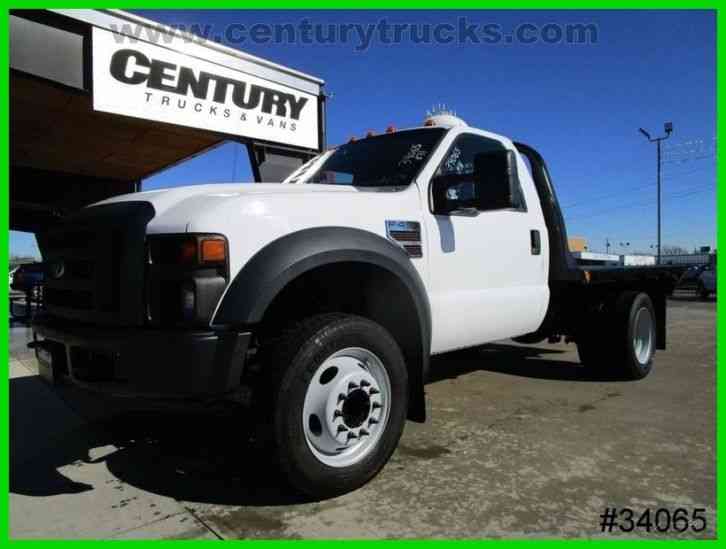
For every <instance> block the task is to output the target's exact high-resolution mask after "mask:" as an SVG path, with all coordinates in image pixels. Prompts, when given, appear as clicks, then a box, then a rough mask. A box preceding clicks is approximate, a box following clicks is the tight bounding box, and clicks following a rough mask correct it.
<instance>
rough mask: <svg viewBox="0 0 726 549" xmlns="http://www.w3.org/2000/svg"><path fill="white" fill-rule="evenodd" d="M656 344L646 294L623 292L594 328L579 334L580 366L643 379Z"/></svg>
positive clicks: (650, 305) (651, 303) (653, 311)
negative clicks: (608, 312)
mask: <svg viewBox="0 0 726 549" xmlns="http://www.w3.org/2000/svg"><path fill="white" fill-rule="evenodd" d="M655 345H656V316H655V309H654V307H653V302H652V301H651V299H650V297H648V295H647V294H645V293H638V292H623V293H622V294H621V295H620V296H619V297H618V299H617V300H616V302H615V306H614V309H613V310H612V311H611V312H610V314H607V315H605V317H604V318H602V319H600V322H598V323H597V328H592V329H590V330H588V332H587V333H584V334H582V335H581V336H580V337H578V341H577V351H578V354H579V355H580V360H581V361H582V363H583V365H585V366H586V367H588V368H589V369H591V370H595V371H599V372H600V373H611V374H615V375H618V376H621V377H624V378H627V379H642V378H644V377H645V376H647V375H648V374H649V373H650V370H651V368H652V366H653V356H654V355H655Z"/></svg>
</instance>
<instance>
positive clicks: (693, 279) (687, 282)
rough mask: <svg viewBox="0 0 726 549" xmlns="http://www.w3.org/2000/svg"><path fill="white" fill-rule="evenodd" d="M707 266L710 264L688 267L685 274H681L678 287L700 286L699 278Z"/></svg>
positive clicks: (684, 288)
mask: <svg viewBox="0 0 726 549" xmlns="http://www.w3.org/2000/svg"><path fill="white" fill-rule="evenodd" d="M706 267H708V264H703V265H692V266H691V267H688V269H686V271H685V272H684V273H683V275H681V278H680V280H679V281H678V286H677V288H678V289H679V290H696V289H697V288H698V279H699V277H700V276H701V273H702V272H703V271H704V270H705V269H706Z"/></svg>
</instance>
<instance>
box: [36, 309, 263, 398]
mask: <svg viewBox="0 0 726 549" xmlns="http://www.w3.org/2000/svg"><path fill="white" fill-rule="evenodd" d="M33 330H34V334H35V335H36V336H40V338H38V341H37V342H36V343H35V344H34V347H35V349H36V356H38V359H39V362H41V369H42V367H43V366H44V365H43V362H45V363H46V364H45V366H46V369H47V368H48V364H47V362H48V357H49V356H50V357H51V360H52V363H53V364H52V370H53V371H54V375H55V374H57V371H58V370H59V369H61V370H65V371H67V373H68V374H69V377H70V379H71V381H73V382H74V383H75V384H77V385H80V386H83V387H85V388H87V389H92V390H95V391H100V392H104V393H107V394H109V395H113V396H119V397H134V398H148V399H197V400H209V399H214V398H216V397H223V396H224V395H226V394H229V393H232V392H234V391H235V390H236V389H237V388H238V387H239V386H240V381H241V377H242V372H243V369H244V365H245V356H246V354H247V349H248V346H249V342H250V338H251V334H250V333H249V332H235V331H212V330H207V331H199V330H194V331H182V330H155V329H148V328H147V329H144V328H99V327H96V326H87V325H81V324H75V323H70V322H68V321H59V320H54V319H52V318H48V317H46V318H38V319H36V320H35V321H34V323H33Z"/></svg>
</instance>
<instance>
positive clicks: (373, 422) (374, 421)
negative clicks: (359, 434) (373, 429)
mask: <svg viewBox="0 0 726 549" xmlns="http://www.w3.org/2000/svg"><path fill="white" fill-rule="evenodd" d="M376 423H378V420H377V419H376V418H374V417H371V418H368V425H375V424H376Z"/></svg>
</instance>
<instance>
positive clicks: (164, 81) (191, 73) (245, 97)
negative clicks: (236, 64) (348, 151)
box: [93, 28, 318, 149]
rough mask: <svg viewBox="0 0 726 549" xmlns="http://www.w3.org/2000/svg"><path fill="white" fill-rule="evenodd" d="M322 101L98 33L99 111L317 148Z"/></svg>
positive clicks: (96, 96) (95, 76)
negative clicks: (320, 103) (318, 102)
mask: <svg viewBox="0 0 726 549" xmlns="http://www.w3.org/2000/svg"><path fill="white" fill-rule="evenodd" d="M317 101H318V99H317V97H315V96H314V95H311V94H309V93H305V92H302V91H300V90H297V89H295V88H290V87H287V86H283V85H281V84H276V83H273V82H270V81H269V80H264V79H262V78H258V77H256V76H253V75H251V74H247V73H242V72H239V71H235V70H232V69H228V68H226V67H222V66H220V65H216V64H214V63H210V62H208V61H203V60H200V59H197V58H195V57H190V56H188V55H184V54H181V53H178V52H175V51H172V50H169V49H166V48H162V47H159V46H154V45H152V44H149V43H146V42H140V41H138V40H137V41H135V42H133V43H132V42H130V41H129V40H122V39H121V37H120V36H119V35H115V34H113V33H111V32H109V31H106V30H102V29H98V28H94V29H93V108H94V109H95V110H97V111H103V112H110V113H115V114H122V115H126V116H134V117H137V118H145V119H148V120H156V121H159V122H168V123H170V124H180V125H182V126H189V127H192V128H201V129H204V130H211V131H215V132H221V133H226V134H231V135H238V136H242V137H249V138H252V139H260V140H264V141H272V142H275V143H282V144H285V145H293V146H298V147H306V148H310V149H317V148H318V105H317Z"/></svg>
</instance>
